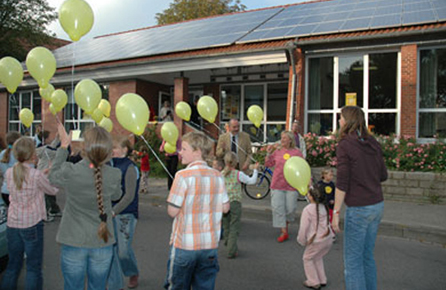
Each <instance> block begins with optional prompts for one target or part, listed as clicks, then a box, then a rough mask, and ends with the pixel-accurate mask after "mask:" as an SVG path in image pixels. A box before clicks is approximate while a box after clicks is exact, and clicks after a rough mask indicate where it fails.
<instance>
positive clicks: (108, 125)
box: [99, 117, 113, 132]
mask: <svg viewBox="0 0 446 290" xmlns="http://www.w3.org/2000/svg"><path fill="white" fill-rule="evenodd" d="M99 126H101V127H102V128H104V129H105V130H107V131H108V132H111V131H112V130H113V122H112V121H111V120H110V119H109V118H107V117H104V118H102V120H101V122H100V123H99Z"/></svg>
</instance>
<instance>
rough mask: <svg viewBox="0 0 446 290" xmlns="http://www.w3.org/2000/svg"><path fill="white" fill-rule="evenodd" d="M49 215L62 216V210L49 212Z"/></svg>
mask: <svg viewBox="0 0 446 290" xmlns="http://www.w3.org/2000/svg"><path fill="white" fill-rule="evenodd" d="M48 215H50V216H52V217H61V216H62V212H60V211H58V212H49V213H48Z"/></svg>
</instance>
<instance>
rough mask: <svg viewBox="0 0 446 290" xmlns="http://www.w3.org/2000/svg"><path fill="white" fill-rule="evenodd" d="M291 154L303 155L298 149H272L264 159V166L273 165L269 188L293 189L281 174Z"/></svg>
mask: <svg viewBox="0 0 446 290" xmlns="http://www.w3.org/2000/svg"><path fill="white" fill-rule="evenodd" d="M293 156H299V157H303V155H302V152H300V150H299V149H297V148H293V149H284V148H283V149H279V150H276V151H274V152H273V153H272V154H271V155H270V156H267V157H266V159H265V166H267V167H274V174H273V180H272V182H271V189H277V190H287V191H295V190H296V189H295V188H294V187H292V186H291V185H289V184H288V182H287V181H286V179H285V176H284V175H283V167H284V165H285V162H286V161H287V160H288V159H290V158H291V157H293Z"/></svg>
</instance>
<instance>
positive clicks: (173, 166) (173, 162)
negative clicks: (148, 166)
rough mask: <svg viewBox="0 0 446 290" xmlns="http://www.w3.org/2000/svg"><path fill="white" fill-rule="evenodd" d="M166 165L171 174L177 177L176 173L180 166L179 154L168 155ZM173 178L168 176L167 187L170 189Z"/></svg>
mask: <svg viewBox="0 0 446 290" xmlns="http://www.w3.org/2000/svg"><path fill="white" fill-rule="evenodd" d="M166 166H167V170H168V171H169V173H170V175H172V177H173V178H175V173H177V167H178V155H172V156H166ZM172 183H173V179H172V178H171V177H170V176H168V177H167V188H168V189H169V190H170V188H171V187H172Z"/></svg>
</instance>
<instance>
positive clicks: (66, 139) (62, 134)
mask: <svg viewBox="0 0 446 290" xmlns="http://www.w3.org/2000/svg"><path fill="white" fill-rule="evenodd" d="M57 132H58V133H59V138H60V147H62V148H68V146H70V144H71V131H70V135H68V134H67V131H65V127H64V126H63V124H62V123H61V122H58V123H57Z"/></svg>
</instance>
